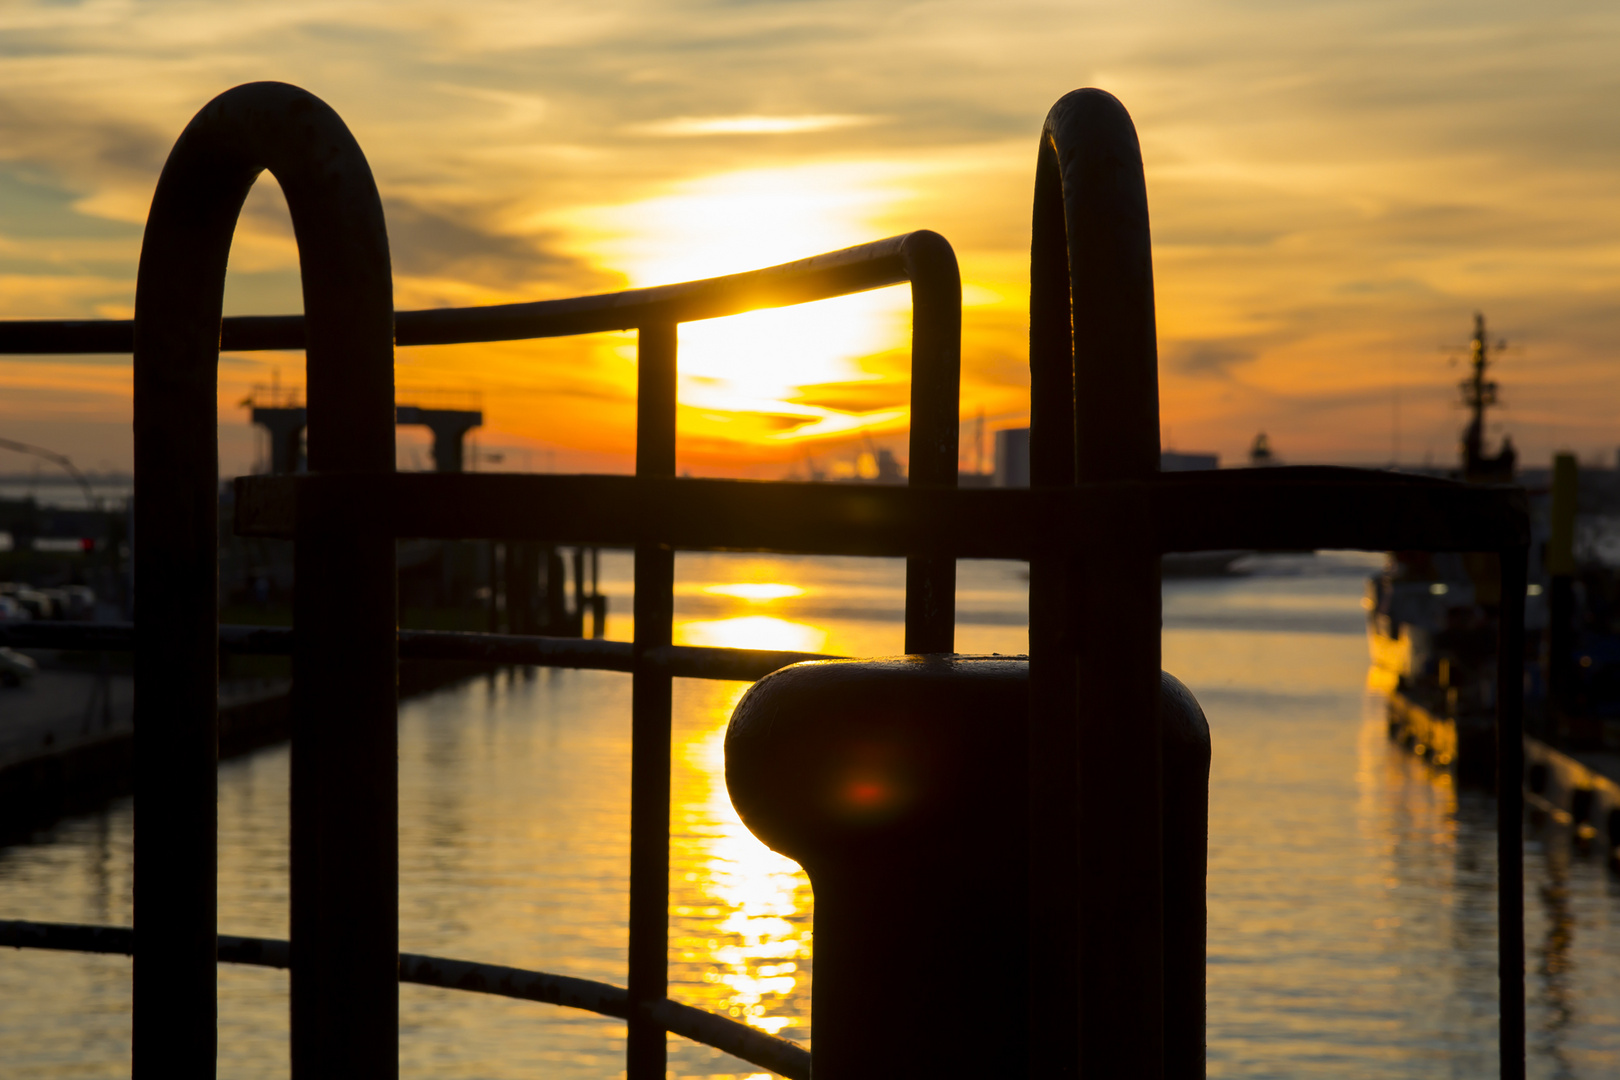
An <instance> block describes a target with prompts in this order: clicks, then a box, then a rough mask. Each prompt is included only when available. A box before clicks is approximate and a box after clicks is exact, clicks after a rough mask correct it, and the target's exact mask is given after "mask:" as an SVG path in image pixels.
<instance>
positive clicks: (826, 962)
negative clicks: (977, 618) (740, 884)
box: [726, 656, 1209, 1080]
mask: <svg viewBox="0 0 1620 1080" xmlns="http://www.w3.org/2000/svg"><path fill="white" fill-rule="evenodd" d="M1029 675H1030V664H1029V663H1028V662H1027V661H1025V660H1023V659H1021V658H1019V659H1014V658H1004V657H987V656H903V657H894V658H889V659H878V660H834V661H821V662H815V663H806V664H795V665H793V666H792V667H788V668H784V669H782V670H781V671H778V672H775V673H774V674H771V675H768V676H766V677H765V678H764V679H762V680H760V681H759V682H758V683H756V684H755V685H754V686H753V687H752V688H751V689H750V690H749V691H748V693H747V694H746V695H745V696H744V697H743V699H742V701H741V702H739V703H738V705H737V709H736V712H735V713H734V714H733V716H732V720H731V725H730V727H729V728H728V729H727V732H726V785H727V789H728V791H729V792H730V795H731V799H732V802H733V804H734V805H735V806H736V808H737V811H738V813H739V814H740V815H741V816H742V819H743V821H744V823H745V824H747V825H748V827H749V828H750V829H751V830H752V831H753V832H754V834H755V835H756V836H758V837H759V838H760V839H761V840H763V841H764V842H765V843H766V844H768V845H770V847H772V848H773V849H775V850H777V851H779V852H781V853H783V854H785V855H787V856H789V857H790V858H793V859H796V860H798V862H799V863H800V864H801V865H802V866H803V867H804V869H805V871H806V873H807V874H808V875H809V877H810V881H811V885H812V886H813V887H814V889H815V897H816V934H815V946H814V948H815V955H814V964H815V981H814V984H813V986H814V988H813V991H812V994H813V1001H812V1004H811V1016H812V1019H813V1021H814V1027H815V1040H814V1042H813V1044H812V1054H811V1062H812V1072H813V1075H814V1076H815V1077H816V1078H817V1080H886V1078H889V1077H896V1076H940V1077H946V1076H952V1077H954V1076H964V1077H968V1076H971V1077H981V1076H982V1077H990V1076H994V1077H1023V1076H1039V1075H1041V1074H1040V1073H1039V1072H1038V1071H1036V1070H1034V1069H1033V1068H1032V1066H1031V1062H1030V1060H1029V1058H1028V1054H1027V1050H1028V1049H1030V1047H1029V1046H1028V1043H1027V1037H1026V1032H1027V1026H1028V1016H1029V1012H1030V1010H1031V1009H1032V1008H1033V1007H1034V1005H1035V1002H1034V1000H1033V999H1034V995H1035V994H1036V993H1038V992H1039V990H1038V987H1039V986H1040V982H1039V980H1032V979H1031V975H1032V973H1034V972H1037V971H1039V970H1040V969H1042V968H1044V967H1048V966H1051V965H1052V964H1053V963H1054V962H1055V960H1054V958H1053V957H1052V956H1050V954H1049V953H1048V952H1047V951H1046V949H1045V947H1044V943H1043V942H1041V941H1040V940H1039V939H1038V938H1033V937H1031V936H1030V935H1029V934H1028V932H1027V926H1026V921H1025V914H1026V912H1027V910H1028V905H1027V892H1026V890H1027V886H1028V883H1029V881H1030V874H1029V866H1028V862H1029V860H1030V858H1031V857H1033V858H1036V859H1039V858H1041V857H1042V856H1041V854H1040V853H1039V852H1035V853H1033V854H1032V853H1031V852H1030V851H1029V849H1028V848H1027V847H1026V846H1025V845H1024V844H1023V843H1022V842H1021V840H1022V836H1023V833H1024V827H1025V810H1024V807H1025V798H1026V795H1027V785H1026V775H1027V774H1026V769H1025V760H1026V753H1027V751H1026V729H1027V726H1028V720H1029V688H1030V682H1029ZM1156 702H1157V704H1158V706H1159V708H1158V712H1157V721H1158V723H1159V724H1160V725H1161V726H1162V728H1163V730H1164V733H1165V737H1164V745H1165V747H1166V765H1167V768H1168V769H1169V770H1170V775H1171V777H1173V784H1172V785H1170V786H1171V788H1172V790H1173V793H1174V794H1173V803H1172V811H1173V813H1174V815H1175V816H1174V819H1173V821H1174V826H1175V829H1174V834H1173V837H1174V838H1173V842H1171V843H1169V844H1167V845H1166V851H1167V862H1166V867H1165V875H1164V876H1165V879H1166V881H1173V882H1175V883H1176V884H1177V886H1178V888H1177V890H1176V892H1175V894H1174V895H1167V897H1166V905H1165V906H1166V908H1167V909H1168V910H1169V911H1170V912H1171V915H1172V917H1173V919H1174V920H1175V923H1176V925H1177V926H1179V927H1181V928H1183V930H1184V931H1187V932H1189V933H1191V934H1192V935H1193V936H1192V937H1188V936H1187V933H1184V934H1183V936H1182V938H1181V939H1180V940H1179V941H1178V944H1180V945H1182V946H1183V947H1184V948H1183V950H1182V953H1181V959H1182V960H1183V961H1185V962H1184V963H1182V964H1180V965H1179V966H1178V968H1177V969H1176V970H1175V971H1173V972H1171V973H1169V974H1170V978H1169V980H1168V981H1169V982H1170V984H1171V985H1172V986H1173V987H1174V988H1175V993H1174V995H1173V996H1174V999H1175V1002H1176V1007H1177V1008H1178V1009H1180V1010H1182V1011H1184V1012H1189V1013H1190V1012H1196V1022H1197V1023H1198V1024H1199V1025H1200V1026H1201V1025H1202V1023H1203V1000H1204V999H1203V979H1204V971H1203V958H1204V951H1203V935H1202V929H1203V879H1204V867H1205V857H1206V837H1207V813H1208V810H1207V807H1208V777H1209V727H1208V724H1207V723H1206V722H1205V720H1204V716H1203V712H1202V710H1200V709H1199V707H1198V703H1197V702H1196V701H1195V700H1193V697H1192V695H1191V694H1189V693H1188V692H1187V690H1186V688H1185V687H1183V686H1182V685H1181V684H1180V683H1178V682H1177V681H1176V680H1175V679H1173V678H1171V677H1170V676H1168V675H1164V676H1162V677H1161V679H1160V681H1159V685H1158V687H1157V692H1156ZM1121 771H1125V772H1128V773H1130V775H1132V776H1133V777H1135V778H1136V780H1137V781H1138V783H1140V781H1141V779H1142V776H1141V770H1136V769H1129V768H1122V770H1121ZM1140 812H1141V800H1140V799H1137V800H1132V801H1127V802H1124V803H1121V804H1120V805H1119V806H1117V807H1115V808H1114V812H1113V813H1112V814H1111V815H1110V817H1109V821H1108V825H1107V827H1110V828H1112V827H1115V826H1116V825H1117V824H1118V823H1119V822H1120V821H1121V820H1122V819H1125V818H1129V817H1131V816H1134V815H1136V814H1138V813H1140ZM1113 884H1114V885H1115V887H1119V888H1124V889H1125V890H1126V891H1128V892H1130V893H1132V895H1134V896H1136V897H1137V899H1139V900H1140V899H1141V895H1140V893H1139V892H1137V891H1136V890H1134V889H1132V888H1130V884H1129V883H1128V882H1120V881H1115V882H1113ZM1194 886H1196V888H1194ZM1202 1069H1203V1044H1202V1041H1201V1040H1200V1041H1199V1042H1198V1045H1197V1047H1196V1071H1193V1070H1192V1069H1191V1068H1187V1069H1185V1070H1184V1071H1179V1072H1178V1075H1182V1076H1187V1075H1202ZM1105 1075H1106V1074H1105ZM1121 1075H1128V1073H1126V1074H1121Z"/></svg>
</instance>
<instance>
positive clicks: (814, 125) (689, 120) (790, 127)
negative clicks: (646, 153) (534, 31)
mask: <svg viewBox="0 0 1620 1080" xmlns="http://www.w3.org/2000/svg"><path fill="white" fill-rule="evenodd" d="M881 119H882V118H881V117H877V116H849V115H842V114H828V115H823V116H676V117H671V118H670V119H668V120H655V121H653V122H652V123H648V124H631V125H630V126H629V127H627V128H626V129H625V130H626V131H629V132H631V133H632V134H636V135H662V136H665V137H670V138H690V137H694V136H704V135H804V134H809V133H811V132H817V131H834V130H836V129H838V128H851V127H864V126H866V125H868V124H875V123H878V122H879V121H880V120H881Z"/></svg>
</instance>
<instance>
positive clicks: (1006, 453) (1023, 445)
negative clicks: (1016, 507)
mask: <svg viewBox="0 0 1620 1080" xmlns="http://www.w3.org/2000/svg"><path fill="white" fill-rule="evenodd" d="M996 487H1029V428H1027V427H1022V428H1006V429H1004V430H1002V431H998V432H996Z"/></svg>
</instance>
